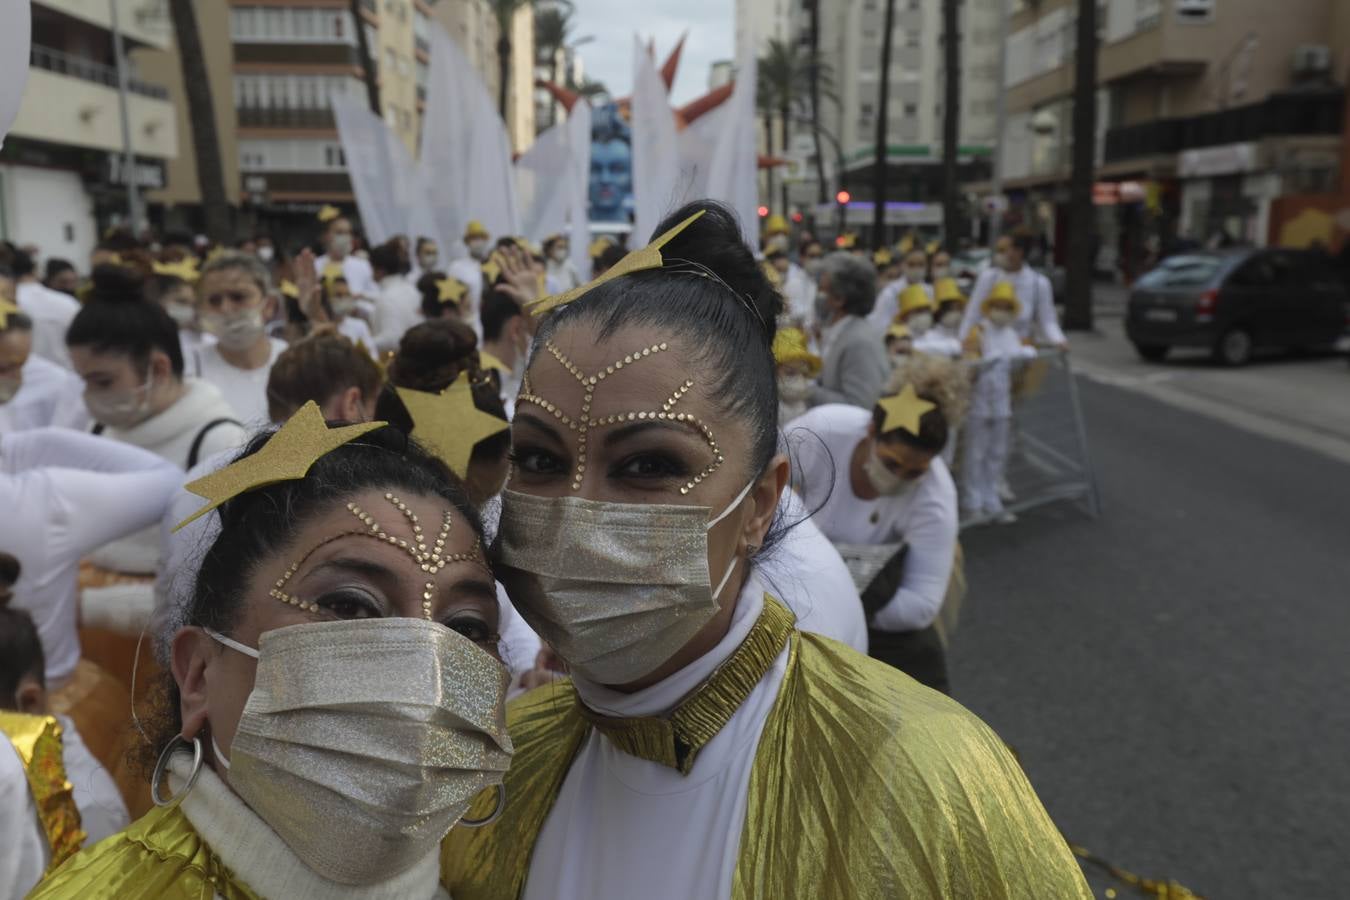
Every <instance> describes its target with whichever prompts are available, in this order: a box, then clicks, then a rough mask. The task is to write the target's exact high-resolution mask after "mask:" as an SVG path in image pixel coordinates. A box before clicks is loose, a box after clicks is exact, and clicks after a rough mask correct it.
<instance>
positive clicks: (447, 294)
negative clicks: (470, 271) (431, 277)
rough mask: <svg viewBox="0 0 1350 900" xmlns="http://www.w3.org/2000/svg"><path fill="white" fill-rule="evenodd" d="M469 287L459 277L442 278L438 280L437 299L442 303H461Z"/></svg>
mask: <svg viewBox="0 0 1350 900" xmlns="http://www.w3.org/2000/svg"><path fill="white" fill-rule="evenodd" d="M468 289H469V288H468V286H467V285H466V284H465V283H464V282H462V281H460V280H459V279H458V278H442V279H441V280H440V281H438V282H436V299H438V300H440V301H441V302H442V303H459V301H460V300H463V299H464V293H465V291H467V290H468Z"/></svg>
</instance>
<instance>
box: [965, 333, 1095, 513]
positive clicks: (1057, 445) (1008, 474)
mask: <svg viewBox="0 0 1350 900" xmlns="http://www.w3.org/2000/svg"><path fill="white" fill-rule="evenodd" d="M969 365H970V367H971V369H972V377H976V376H978V374H979V372H980V371H982V370H983V369H985V368H986V367H988V366H989V365H991V364H990V363H985V362H972V363H969ZM1011 435H1012V436H1011V445H1010V448H1009V453H1008V465H1007V469H1006V471H1005V476H1004V481H1005V485H1004V490H1003V491H1001V493H1002V496H1003V505H1004V508H1005V509H1006V510H1007V511H1008V512H1012V513H1021V512H1024V511H1026V510H1030V509H1033V508H1035V507H1039V506H1044V505H1046V504H1049V503H1057V502H1060V501H1070V502H1072V503H1075V504H1077V505H1078V506H1079V507H1080V508H1081V509H1082V510H1083V511H1084V512H1085V513H1086V514H1087V515H1088V516H1090V517H1092V518H1094V519H1095V518H1097V517H1098V516H1099V515H1100V514H1101V497H1100V494H1099V493H1098V490H1097V478H1096V474H1095V473H1094V471H1093V468H1092V457H1091V454H1090V452H1089V449H1088V438H1087V428H1086V426H1085V425H1084V423H1083V409H1082V405H1081V404H1080V403H1079V399H1078V385H1077V382H1076V381H1075V379H1074V377H1073V369H1072V367H1071V365H1070V362H1069V354H1067V353H1065V352H1063V351H1061V350H1057V349H1054V350H1040V351H1039V352H1038V353H1037V356H1036V358H1035V359H1029V360H1025V361H1019V362H1016V363H1014V364H1013V372H1012V422H1011ZM957 441H958V446H957V448H956V452H955V456H954V459H953V472H952V474H953V477H954V478H955V480H956V484H957V488H958V489H960V488H961V483H962V478H961V474H960V469H961V465H962V462H963V459H964V456H965V448H964V446H962V445H960V441H961V438H960V436H958V438H957ZM986 521H988V517H987V516H971V517H965V516H963V517H962V521H961V527H962V528H967V527H969V526H971V525H978V524H982V523H984V522H986Z"/></svg>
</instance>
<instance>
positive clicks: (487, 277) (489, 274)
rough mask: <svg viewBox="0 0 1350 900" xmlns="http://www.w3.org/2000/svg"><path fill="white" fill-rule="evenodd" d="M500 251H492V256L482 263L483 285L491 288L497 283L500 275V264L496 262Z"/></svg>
mask: <svg viewBox="0 0 1350 900" xmlns="http://www.w3.org/2000/svg"><path fill="white" fill-rule="evenodd" d="M499 252H500V251H497V250H493V251H492V255H491V256H489V257H488V258H487V262H485V263H483V283H484V284H486V285H488V286H491V285H494V284H496V283H497V279H498V278H500V277H501V274H502V264H501V263H500V262H499V261H498V257H497V254H498V253H499Z"/></svg>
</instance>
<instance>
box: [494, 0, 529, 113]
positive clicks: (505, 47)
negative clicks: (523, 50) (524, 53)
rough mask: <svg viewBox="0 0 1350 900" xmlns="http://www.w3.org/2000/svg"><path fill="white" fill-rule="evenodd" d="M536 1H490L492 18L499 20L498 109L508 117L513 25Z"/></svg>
mask: <svg viewBox="0 0 1350 900" xmlns="http://www.w3.org/2000/svg"><path fill="white" fill-rule="evenodd" d="M534 3H535V0H489V5H490V6H491V7H492V17H493V18H494V19H496V20H497V76H498V81H497V107H498V110H499V111H500V112H501V114H502V121H503V122H507V121H510V120H509V119H508V118H507V117H506V101H507V100H508V99H509V98H510V96H511V23H512V21H513V20H514V19H515V17H516V13H517V12H519V11H520V10H522V9H524V8H525V7H527V6H533V5H534Z"/></svg>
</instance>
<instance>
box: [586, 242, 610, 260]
mask: <svg viewBox="0 0 1350 900" xmlns="http://www.w3.org/2000/svg"><path fill="white" fill-rule="evenodd" d="M609 245H610V241H609V240H608V239H607V238H602V237H599V238H596V239H595V240H593V241H591V246H590V247H588V248H587V252H588V253H590V255H591V259H597V258H598V257H599V256H600V254H601V253H604V252H605V251H606V250H607V249H609Z"/></svg>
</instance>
